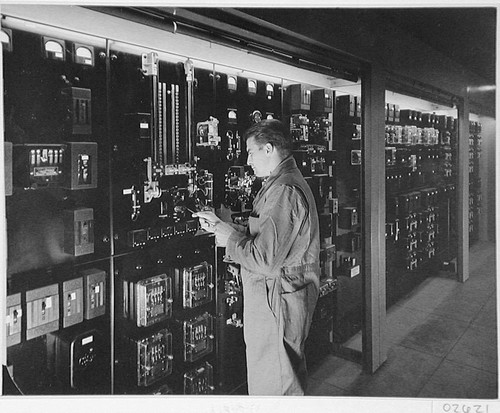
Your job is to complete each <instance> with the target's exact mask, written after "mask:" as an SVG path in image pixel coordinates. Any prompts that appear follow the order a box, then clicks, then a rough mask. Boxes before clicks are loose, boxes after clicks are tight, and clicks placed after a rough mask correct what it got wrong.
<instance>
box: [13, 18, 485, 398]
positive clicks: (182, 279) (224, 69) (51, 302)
mask: <svg viewBox="0 0 500 413" xmlns="http://www.w3.org/2000/svg"><path fill="white" fill-rule="evenodd" d="M7 20H8V19H7ZM6 24H7V26H8V21H6ZM46 29H47V28H45V27H44V26H43V25H42V24H40V27H38V26H37V27H36V28H33V29H32V30H31V31H29V32H27V31H26V32H25V31H23V30H20V29H17V28H12V36H11V37H12V40H13V43H12V44H14V45H15V46H16V47H15V48H13V49H12V50H11V51H7V50H5V51H4V59H3V62H4V66H5V70H4V72H5V80H4V86H5V110H6V113H5V114H6V116H5V121H6V128H5V135H6V136H5V138H6V141H8V142H11V143H12V156H11V161H12V162H10V163H9V162H6V167H7V168H8V170H9V169H10V170H11V171H12V174H11V175H12V185H11V188H12V190H11V191H10V192H11V195H10V196H9V197H8V198H7V199H6V204H7V220H8V223H9V234H8V235H9V237H8V251H9V257H8V260H7V262H8V271H7V272H8V275H7V277H8V295H9V301H8V303H7V306H8V311H7V315H8V317H7V333H8V351H7V353H8V354H7V359H8V361H11V360H12V363H13V365H14V379H15V381H18V382H19V383H22V382H23V381H26V380H27V379H29V380H28V381H29V382H30V387H29V388H28V389H27V393H34V394H39V393H43V392H45V393H61V394H65V393H85V392H88V393H97V392H100V391H101V392H105V393H113V394H172V393H173V394H212V393H220V394H230V393H232V392H234V391H236V390H235V389H236V388H239V389H242V388H244V386H245V381H246V357H245V344H244V337H243V326H244V324H245V319H244V300H243V297H244V289H243V284H242V279H241V268H240V266H239V264H238V263H236V262H228V261H227V259H226V258H225V251H224V249H223V248H220V247H218V246H216V245H215V237H214V236H213V235H210V234H207V233H206V232H205V231H203V230H201V228H200V225H199V221H198V218H195V217H193V214H194V213H196V212H199V211H203V210H213V211H215V212H216V213H217V214H218V215H219V216H220V217H221V219H223V220H224V221H226V222H229V223H231V224H232V225H235V226H238V227H239V228H240V229H242V230H245V227H246V226H247V225H248V221H249V216H250V211H251V210H252V205H253V202H254V200H255V197H256V196H257V194H258V192H259V190H260V188H261V187H262V185H263V179H261V178H259V177H257V176H255V174H254V171H253V170H252V168H251V166H250V165H248V164H247V153H246V141H245V139H244V138H243V137H244V134H245V131H246V130H247V129H248V128H249V127H250V126H252V125H253V124H255V123H258V122H260V121H262V120H263V119H278V120H280V121H281V122H282V123H283V124H284V125H285V126H286V127H287V128H288V132H289V133H290V135H291V137H292V139H293V144H292V148H291V149H292V155H293V157H294V158H295V161H296V163H297V166H298V168H299V169H300V171H301V172H302V174H303V176H304V178H305V179H306V182H307V183H308V185H309V186H310V188H311V191H312V193H313V195H314V198H315V202H316V208H317V211H318V215H319V217H320V242H321V252H320V266H321V279H320V285H321V286H320V301H319V302H318V307H317V310H316V312H315V314H314V316H313V319H314V322H313V325H312V326H311V332H310V335H311V337H316V338H317V339H318V340H319V341H318V342H321V346H322V348H327V347H331V346H332V345H334V346H337V345H342V344H343V343H345V342H346V341H347V340H348V339H349V338H351V337H352V336H353V335H354V334H356V333H357V332H359V330H360V325H361V321H360V320H361V314H362V311H361V310H360V309H361V307H362V302H361V296H362V291H363V286H362V277H361V276H360V275H362V273H363V242H365V240H364V228H363V209H362V207H363V205H364V204H363V202H362V201H363V188H362V185H361V172H362V169H363V162H364V159H363V139H364V133H365V131H364V125H363V122H362V99H361V96H360V95H359V93H358V94H355V93H354V92H353V94H345V90H353V91H360V90H361V88H360V82H359V81H357V80H355V79H354V78H355V77H356V76H352V77H350V76H351V75H346V76H345V77H346V78H345V79H344V78H343V79H342V85H347V86H348V87H349V89H345V88H344V87H343V86H342V87H340V86H339V87H338V88H337V86H335V85H338V83H337V82H336V80H337V79H335V78H332V75H331V74H329V75H323V74H321V73H315V72H312V71H311V72H308V70H307V69H305V68H302V69H300V70H299V71H298V72H297V76H295V75H293V76H290V79H288V78H286V76H287V75H285V73H288V72H287V71H283V73H273V70H274V69H273V68H274V67H275V66H274V65H269V68H270V69H269V73H253V72H252V71H251V70H248V69H249V68H246V67H237V66H238V65H239V64H240V63H239V62H238V61H237V60H235V61H234V63H232V64H231V66H230V67H229V66H225V65H223V64H220V63H219V62H217V63H215V60H216V59H215V58H214V62H207V61H203V62H200V61H197V60H196V59H194V58H192V59H191V58H190V59H185V58H182V57H180V56H181V55H180V54H170V53H168V47H167V50H165V51H151V50H150V47H149V46H148V45H144V46H143V47H141V45H140V44H139V43H140V42H139V43H136V42H133V43H134V44H127V45H125V44H122V43H121V42H112V44H111V46H110V48H109V50H108V49H104V48H103V46H102V45H103V44H104V42H103V39H101V38H99V39H97V38H95V39H94V38H93V37H92V36H85V37H81V38H80V36H79V35H78V34H75V33H73V32H69V31H68V32H67V36H66V35H65V34H64V33H65V31H64V30H61V31H60V33H61V34H60V36H59V35H58V37H57V38H54V37H52V36H48V35H47V33H46ZM49 33H50V31H49ZM75 39H76V40H75ZM34 51H35V53H33V52H34ZM184 55H189V53H187V54H184ZM207 63H208V64H207ZM275 63H276V62H275ZM280 64H282V63H280ZM19 67H22V68H23V70H19ZM349 79H350V80H349ZM351 87H352V89H350V88H351ZM387 114H388V116H389V117H390V119H391V120H392V122H393V123H394V125H393V126H394V130H391V131H388V134H389V138H388V141H387V142H388V143H389V142H390V145H388V148H387V149H388V150H387V151H386V160H385V162H386V165H387V166H388V167H392V166H398V165H404V167H405V168H407V169H408V171H412V172H413V171H414V169H415V168H416V173H415V174H414V175H415V179H425V177H426V175H425V174H427V171H426V170H424V169H423V168H419V166H420V165H421V163H419V162H420V161H421V160H420V158H419V157H420V156H422V153H420V152H418V151H412V150H411V148H410V142H416V145H426V146H431V145H433V146H435V145H434V144H433V142H435V141H436V139H439V140H440V144H441V141H445V140H446V139H449V141H450V142H453V134H452V133H451V132H452V131H451V130H450V134H451V135H450V136H447V137H446V136H444V135H439V136H437V135H436V134H435V133H434V132H433V131H432V130H431V129H430V128H435V129H436V128H437V126H436V125H437V124H438V122H441V123H442V124H444V125H445V124H446V123H447V122H452V121H453V119H452V120H451V121H450V120H448V119H447V118H446V117H445V118H439V117H431V116H429V117H427V116H423V115H422V121H421V122H427V123H429V125H426V126H425V128H427V129H426V130H425V131H423V133H422V136H420V137H418V136H416V132H415V128H414V127H413V126H416V125H410V124H408V125H407V124H403V123H401V122H402V121H401V119H405V120H406V119H409V116H410V114H409V113H407V112H404V111H401V110H400V108H399V107H397V105H388V107H387ZM414 116H417V117H418V114H416V115H415V114H414V113H411V117H412V119H413V117H414ZM398 122H399V123H398ZM432 122H434V126H431V123H432ZM406 126H407V127H406ZM443 128H444V126H443ZM417 142H421V143H417ZM6 148H7V149H6V155H7V160H8V158H9V155H8V153H9V149H8V148H9V145H7V146H6ZM449 153H450V154H452V156H454V154H453V153H452V151H449ZM429 155H430V156H431V155H432V156H436V155H437V154H434V153H432V154H430V153H429ZM453 160H454V159H453V158H452V159H448V160H447V161H446V160H445V161H444V162H443V165H442V166H443V173H450V174H455V173H456V171H455V170H454V166H453ZM447 162H448V163H447ZM8 170H7V173H6V178H7V184H8V181H9V174H8ZM445 171H447V172H445ZM419 172H420V173H421V174H420V175H419V174H418V173H419ZM399 175H400V174H396V173H394V177H393V175H392V174H390V176H391V177H393V179H392V180H391V183H392V184H394V186H396V185H399V187H400V190H399V192H400V193H397V194H395V195H394V198H395V199H397V200H396V201H394V202H395V204H396V203H398V205H399V207H398V208H400V210H401V211H403V210H404V209H405V208H407V209H408V214H407V215H403V213H402V212H401V213H399V212H398V213H397V214H398V215H397V217H396V218H395V219H394V220H393V221H392V220H391V221H388V225H387V231H388V234H389V235H388V237H394V239H396V238H397V240H398V241H397V242H399V243H401V245H403V243H404V245H405V246H406V245H409V248H410V249H411V250H409V251H408V252H409V253H411V254H417V255H416V256H415V257H413V258H411V260H410V261H408V262H409V263H410V264H409V265H413V264H412V262H416V263H417V264H418V265H420V261H419V259H420V258H419V257H420V256H421V255H422V254H423V253H424V252H425V253H426V254H427V255H428V256H431V255H432V254H437V253H438V248H439V243H440V242H441V241H440V238H439V236H440V234H441V233H442V231H444V230H446V226H443V222H442V221H441V211H442V210H441V207H442V202H443V201H442V196H443V194H444V193H445V192H444V191H445V190H446V191H448V192H446V193H447V194H449V195H447V196H448V197H449V198H450V197H452V193H453V191H454V189H453V186H452V185H451V183H452V182H451V181H450V182H449V183H450V185H449V186H444V189H443V187H442V186H440V185H437V184H434V183H428V184H426V185H425V186H421V187H419V188H413V187H410V186H408V189H407V190H403V188H404V184H403V183H402V182H400V181H399V180H398V179H399V178H397V177H396V176H399ZM8 188H9V185H7V190H8ZM423 189H427V190H428V192H427V193H424V192H422V190H423ZM434 189H436V190H437V192H436V193H435V192H434ZM419 191H420V194H421V195H420V200H419V201H415V200H409V201H408V204H405V202H406V200H405V199H404V197H403V195H408V194H410V193H412V192H419ZM400 195H401V196H400ZM412 196H413V195H412ZM412 199H413V198H412ZM447 199H448V198H447ZM412 202H413V203H417V202H420V203H422V204H423V203H426V210H425V211H421V210H418V209H417V210H414V208H413V207H412V206H411V203H412ZM474 202H475V204H474V205H478V201H477V197H476V199H475V200H474ZM391 208H393V209H396V205H394V206H391ZM433 208H434V209H433ZM412 214H417V215H412ZM419 214H420V215H419ZM422 220H425V221H426V224H425V226H423V224H420V222H421V221H422ZM415 222H418V223H419V224H418V225H419V226H418V227H417V228H415V225H416V224H415ZM407 226H408V228H411V231H412V233H411V234H410V233H409V231H410V230H408V229H407ZM423 240H425V242H426V244H425V246H424V247H422V248H421V246H422V245H424V244H423V242H424V241H423ZM419 254H420V255H419ZM405 259H406V254H405ZM412 260H413V261H412ZM415 260H416V261H415ZM35 281H36V282H35ZM26 286H29V287H26ZM35 286H36V287H37V288H36V289H35ZM27 290H28V291H27ZM112 328H113V331H111V329H112ZM314 340H315V339H314ZM314 340H313V341H309V343H308V344H307V345H306V347H307V351H308V354H313V353H314V352H315V342H314ZM110 349H112V350H113V352H112V353H110V352H109V350H110ZM111 354H113V355H114V359H112V358H111ZM317 354H318V355H319V354H323V353H322V352H321V351H317ZM310 357H311V358H313V356H310ZM19 360H21V361H19ZM22 360H30V361H36V362H37V363H35V364H36V366H39V365H41V366H43V368H34V367H29V368H28V367H26V364H31V365H35V364H33V363H28V362H23V361H22ZM109 371H114V375H113V378H114V379H113V380H111V379H110V377H109V375H108V374H107V372H109ZM30 376H32V378H30ZM98 379H99V380H98ZM97 381H99V383H100V384H99V386H97V385H95V386H94V385H93V384H97ZM111 387H113V388H111ZM99 389H101V390H99Z"/></svg>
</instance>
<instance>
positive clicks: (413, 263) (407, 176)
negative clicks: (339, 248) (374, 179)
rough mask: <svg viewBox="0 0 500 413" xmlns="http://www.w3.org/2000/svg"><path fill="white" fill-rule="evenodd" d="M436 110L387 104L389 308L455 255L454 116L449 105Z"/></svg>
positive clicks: (442, 267) (447, 263)
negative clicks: (427, 111) (421, 109)
mask: <svg viewBox="0 0 500 413" xmlns="http://www.w3.org/2000/svg"><path fill="white" fill-rule="evenodd" d="M421 104H422V106H423V107H425V105H429V104H428V103H427V102H422V103H421ZM435 107H437V105H436V106H435ZM439 111H440V112H437V111H436V112H433V113H426V112H424V111H419V110H414V109H413V108H409V109H407V108H405V107H403V106H400V105H396V104H392V103H387V105H386V119H385V121H386V126H385V143H386V265H387V304H388V305H389V306H390V305H392V304H394V303H395V302H396V301H397V300H399V299H400V298H401V297H403V296H404V295H406V294H407V293H408V292H409V291H410V290H411V289H413V288H414V287H415V286H416V285H417V284H419V283H420V282H421V281H422V280H423V279H425V277H427V276H429V275H431V274H435V273H436V272H437V271H440V270H450V269H452V268H451V266H450V264H449V263H451V262H453V260H454V259H455V258H456V254H457V232H456V231H457V229H456V228H457V220H456V213H455V210H456V179H457V169H456V168H457V166H456V165H457V119H456V117H453V116H451V115H452V114H454V113H453V112H454V111H453V110H452V109H451V108H446V107H442V108H439ZM397 112H399V116H394V115H392V116H391V114H392V113H397ZM455 116H456V114H455Z"/></svg>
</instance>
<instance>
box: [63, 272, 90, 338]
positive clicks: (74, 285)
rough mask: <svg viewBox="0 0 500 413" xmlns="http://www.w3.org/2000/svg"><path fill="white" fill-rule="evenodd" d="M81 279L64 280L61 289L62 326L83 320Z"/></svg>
mask: <svg viewBox="0 0 500 413" xmlns="http://www.w3.org/2000/svg"><path fill="white" fill-rule="evenodd" d="M83 298H84V296H83V279H82V278H81V277H79V278H75V279H73V280H68V281H64V282H63V283H62V291H61V311H62V321H63V328H66V327H69V326H72V325H74V324H78V323H81V322H82V321H83V301H84V300H83Z"/></svg>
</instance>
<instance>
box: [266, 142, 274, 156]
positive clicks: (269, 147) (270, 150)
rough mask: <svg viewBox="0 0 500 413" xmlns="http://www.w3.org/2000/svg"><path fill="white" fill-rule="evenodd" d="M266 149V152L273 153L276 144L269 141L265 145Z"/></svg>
mask: <svg viewBox="0 0 500 413" xmlns="http://www.w3.org/2000/svg"><path fill="white" fill-rule="evenodd" d="M264 150H265V151H266V154H272V153H273V151H274V146H273V145H272V144H271V143H269V142H267V143H266V144H265V145H264Z"/></svg>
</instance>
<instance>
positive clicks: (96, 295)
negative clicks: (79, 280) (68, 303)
mask: <svg viewBox="0 0 500 413" xmlns="http://www.w3.org/2000/svg"><path fill="white" fill-rule="evenodd" d="M81 275H82V276H83V288H84V295H85V307H84V308H85V312H84V318H85V319H86V320H90V319H92V318H95V317H99V316H101V315H104V314H105V313H106V272H105V271H102V270H99V269H95V268H92V269H88V270H84V271H82V272H81Z"/></svg>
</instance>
